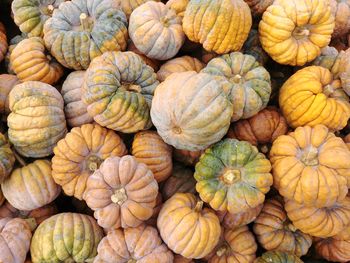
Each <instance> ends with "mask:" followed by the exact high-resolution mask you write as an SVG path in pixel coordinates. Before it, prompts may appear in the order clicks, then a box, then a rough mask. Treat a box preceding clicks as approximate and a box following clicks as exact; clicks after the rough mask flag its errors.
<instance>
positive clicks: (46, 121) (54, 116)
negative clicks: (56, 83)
mask: <svg viewBox="0 0 350 263" xmlns="http://www.w3.org/2000/svg"><path fill="white" fill-rule="evenodd" d="M9 106H10V110H11V113H10V115H9V116H8V118H7V125H8V126H9V130H8V135H9V139H10V141H11V143H13V145H14V147H15V148H16V150H17V151H18V152H19V153H20V154H21V155H23V156H26V157H33V158H39V157H45V156H49V155H51V154H52V152H53V148H54V147H55V145H56V143H57V142H58V141H59V140H60V139H61V138H62V137H64V135H65V134H66V132H67V128H66V120H65V116H64V112H63V99H62V96H61V94H60V93H59V92H58V91H57V90H56V89H55V88H54V87H52V86H50V85H49V84H45V83H42V82H38V81H27V82H25V83H22V84H18V85H16V86H15V87H14V88H13V89H12V90H11V92H10V94H9Z"/></svg>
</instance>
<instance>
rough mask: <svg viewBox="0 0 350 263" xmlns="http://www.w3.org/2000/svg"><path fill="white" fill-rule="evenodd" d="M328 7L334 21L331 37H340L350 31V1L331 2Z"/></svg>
mask: <svg viewBox="0 0 350 263" xmlns="http://www.w3.org/2000/svg"><path fill="white" fill-rule="evenodd" d="M330 6H331V12H332V14H333V16H334V20H335V27H334V31H333V34H332V37H334V38H337V37H342V36H344V35H346V34H347V33H349V31H350V1H349V0H331V1H330Z"/></svg>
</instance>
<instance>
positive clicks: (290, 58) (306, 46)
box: [259, 0, 335, 66]
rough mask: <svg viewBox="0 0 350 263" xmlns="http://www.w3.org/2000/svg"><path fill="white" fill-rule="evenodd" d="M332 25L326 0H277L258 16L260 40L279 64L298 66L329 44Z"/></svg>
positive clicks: (331, 17)
mask: <svg viewBox="0 0 350 263" xmlns="http://www.w3.org/2000/svg"><path fill="white" fill-rule="evenodd" d="M315 10H316V11H315ZM334 25H335V24H334V17H333V15H332V13H331V8H330V5H329V1H328V0H320V1H317V2H305V1H301V0H293V1H287V0H278V1H274V2H273V4H272V5H270V6H269V7H268V8H267V9H266V11H265V12H264V14H263V16H262V19H261V21H260V23H259V34H260V41H261V44H262V47H263V48H264V50H265V51H266V52H267V53H268V54H269V55H270V57H271V58H272V59H273V60H275V61H276V62H278V63H279V64H284V65H292V66H296V65H297V66H302V65H304V64H305V63H307V62H310V61H312V60H314V59H315V58H316V57H317V56H318V55H319V54H320V53H321V48H323V47H325V46H327V45H328V44H329V42H330V40H331V35H332V33H333V29H334Z"/></svg>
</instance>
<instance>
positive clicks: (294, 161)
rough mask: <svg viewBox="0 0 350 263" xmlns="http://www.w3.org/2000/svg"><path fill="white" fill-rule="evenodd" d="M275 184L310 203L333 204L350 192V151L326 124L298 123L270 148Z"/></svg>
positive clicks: (300, 199) (301, 202)
mask: <svg viewBox="0 0 350 263" xmlns="http://www.w3.org/2000/svg"><path fill="white" fill-rule="evenodd" d="M270 161H271V164H272V174H273V179H274V186H275V188H276V189H277V190H278V191H279V193H280V194H281V195H282V196H284V197H285V198H288V199H292V200H295V201H296V202H298V203H300V204H304V205H307V206H316V207H323V206H331V205H333V204H334V203H336V202H338V201H342V200H343V199H344V198H345V196H346V194H347V193H348V184H349V183H348V182H349V180H350V151H349V150H348V148H347V146H346V144H345V143H344V142H343V140H342V139H341V138H338V137H336V136H335V135H334V133H332V132H330V131H329V130H328V129H327V127H325V126H324V125H316V126H315V127H314V128H311V127H309V126H305V127H298V128H297V129H296V130H295V131H294V132H291V133H289V134H288V135H282V136H280V137H278V138H277V139H276V140H275V141H274V142H273V145H272V148H271V151H270Z"/></svg>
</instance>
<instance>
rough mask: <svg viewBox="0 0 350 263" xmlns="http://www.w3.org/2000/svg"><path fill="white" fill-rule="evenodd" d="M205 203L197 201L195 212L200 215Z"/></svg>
mask: <svg viewBox="0 0 350 263" xmlns="http://www.w3.org/2000/svg"><path fill="white" fill-rule="evenodd" d="M203 205H204V202H203V201H202V200H200V201H197V204H196V206H195V207H194V211H195V212H197V213H200V212H201V211H202V209H203Z"/></svg>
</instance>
